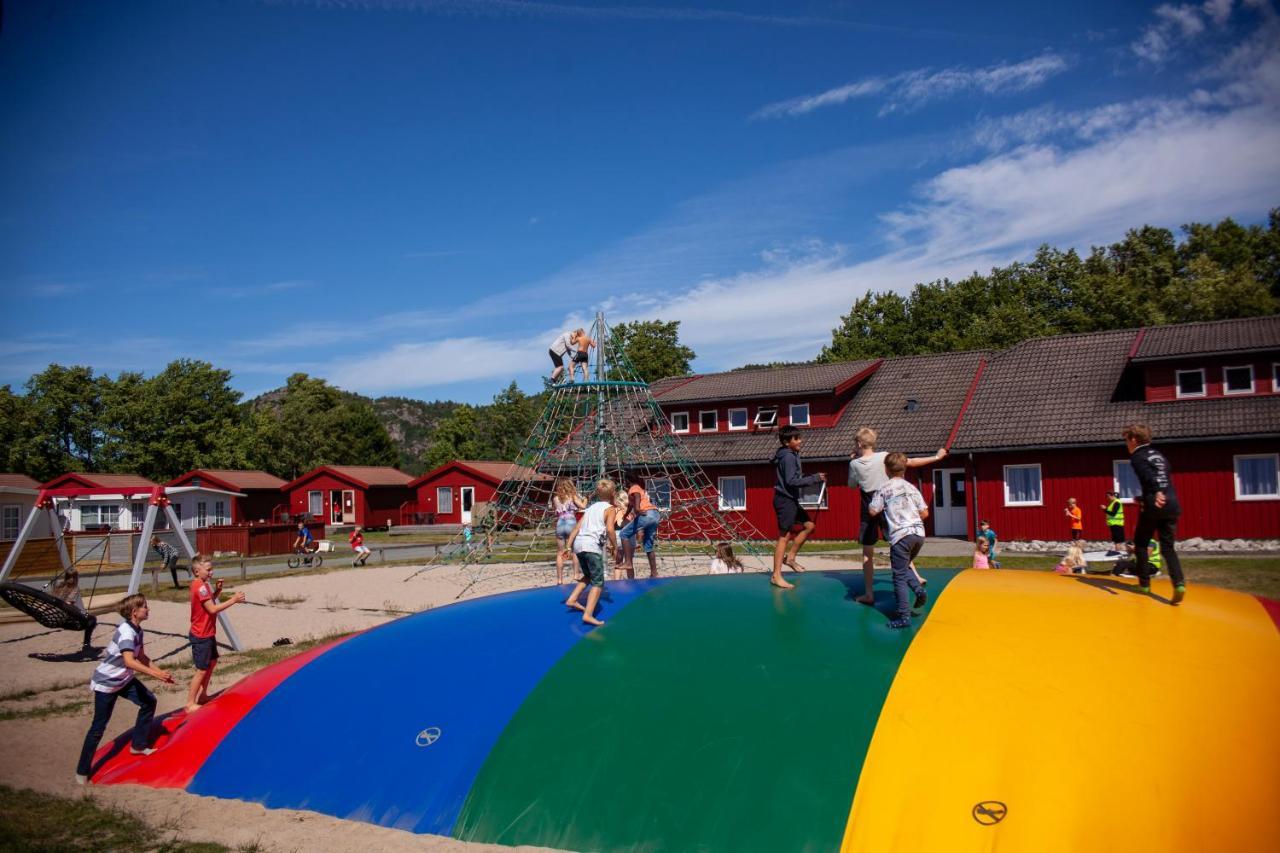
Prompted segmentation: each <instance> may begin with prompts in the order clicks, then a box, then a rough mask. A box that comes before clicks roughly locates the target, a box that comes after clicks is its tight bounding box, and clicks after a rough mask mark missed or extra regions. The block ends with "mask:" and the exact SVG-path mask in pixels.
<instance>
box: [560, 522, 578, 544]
mask: <svg viewBox="0 0 1280 853" xmlns="http://www.w3.org/2000/svg"><path fill="white" fill-rule="evenodd" d="M577 526H578V522H577V520H576V519H572V518H561V519H559V520H557V521H556V538H557V539H568V538H569V537H570V536H572V535H573V528H575V527H577Z"/></svg>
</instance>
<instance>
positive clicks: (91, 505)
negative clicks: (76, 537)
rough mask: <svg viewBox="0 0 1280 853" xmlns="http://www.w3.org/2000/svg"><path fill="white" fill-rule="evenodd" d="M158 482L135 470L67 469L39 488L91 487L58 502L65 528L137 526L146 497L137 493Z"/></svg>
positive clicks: (126, 527)
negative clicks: (92, 471)
mask: <svg viewBox="0 0 1280 853" xmlns="http://www.w3.org/2000/svg"><path fill="white" fill-rule="evenodd" d="M157 485H159V484H158V483H153V482H151V481H150V480H148V479H147V478H146V477H139V476H138V475H137V474H84V473H80V472H71V473H67V474H63V475H61V476H59V477H54V478H53V479H52V480H50V481H49V482H47V483H44V484H43V485H41V486H40V488H41V489H42V490H44V491H49V492H56V491H57V490H58V489H94V490H95V491H94V492H93V493H91V494H88V495H79V496H77V498H76V500H74V501H65V502H59V506H58V512H59V514H60V515H61V516H62V517H63V518H65V519H66V521H67V530H68V531H69V532H71V533H78V532H81V531H85V530H139V529H141V528H142V519H143V516H144V515H145V514H146V509H147V501H146V500H144V499H142V498H141V497H139V495H140V494H141V493H143V492H146V493H148V494H149V493H150V492H151V490H152V489H154V488H155V487H156V486H157Z"/></svg>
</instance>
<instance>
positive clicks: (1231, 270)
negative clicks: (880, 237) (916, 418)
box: [818, 208, 1280, 361]
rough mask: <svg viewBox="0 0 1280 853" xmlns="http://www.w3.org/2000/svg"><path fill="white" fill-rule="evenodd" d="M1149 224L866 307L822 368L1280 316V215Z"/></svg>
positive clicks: (828, 350)
mask: <svg viewBox="0 0 1280 853" xmlns="http://www.w3.org/2000/svg"><path fill="white" fill-rule="evenodd" d="M1182 230H1183V233H1184V239H1183V241H1182V242H1181V243H1178V242H1177V241H1176V240H1175V238H1174V235H1173V232H1171V231H1169V230H1168V229H1165V228H1153V227H1151V226H1143V227H1142V228H1138V229H1134V230H1131V231H1129V232H1128V233H1127V234H1125V236H1124V239H1123V240H1121V241H1119V242H1117V243H1114V244H1112V245H1110V246H1107V247H1095V248H1093V249H1092V251H1091V252H1090V253H1089V256H1088V257H1087V258H1083V259H1082V258H1080V256H1079V255H1078V254H1076V252H1075V251H1066V252H1063V251H1061V250H1059V249H1054V248H1052V247H1049V246H1041V247H1040V249H1039V251H1037V252H1036V255H1035V258H1034V259H1033V260H1031V261H1029V262H1026V263H1013V264H1010V265H1009V266H1007V267H998V268H996V269H993V270H991V272H990V273H988V274H987V275H980V274H978V273H974V274H973V275H971V276H969V277H968V278H965V279H962V280H961V281H957V282H952V281H949V280H942V281H935V282H931V283H928V284H917V285H916V286H915V288H914V289H912V291H911V293H910V294H909V295H908V296H906V297H904V296H901V295H899V294H897V293H893V292H881V293H868V294H866V295H865V296H863V297H861V298H860V299H858V300H857V301H856V302H855V303H854V304H853V306H852V308H851V309H850V311H849V313H848V314H847V315H845V316H844V318H842V321H841V324H840V326H839V327H838V328H836V329H834V330H832V335H831V344H830V345H829V346H827V347H825V348H823V350H822V354H821V355H820V356H819V359H818V360H819V361H851V360H854V359H864V358H880V357H888V356H894V355H913V354H918V353H930V352H955V351H958V350H968V349H1002V348H1006V347H1010V346H1012V345H1014V344H1016V343H1018V342H1019V341H1023V340H1026V339H1028V338H1033V337H1043V336H1046V335H1056V334H1066V333H1071V332H1093V331H1103V330H1106V329H1127V328H1135V327H1137V326H1151V325H1161V324H1165V323H1186V322H1194V321H1201V320H1228V319H1233V318H1237V317H1255V316H1262V315H1266V314H1273V313H1275V312H1276V311H1277V310H1280V208H1277V209H1276V210H1272V211H1271V214H1270V217H1269V221H1268V225H1267V227H1265V228H1264V227H1262V226H1258V225H1252V226H1249V227H1247V228H1246V227H1244V226H1241V225H1239V224H1238V223H1236V222H1234V221H1232V220H1231V219H1224V220H1223V221H1222V222H1220V223H1218V224H1217V225H1202V224H1194V223H1193V224H1191V225H1185V226H1183V228H1182Z"/></svg>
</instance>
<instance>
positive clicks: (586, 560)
mask: <svg viewBox="0 0 1280 853" xmlns="http://www.w3.org/2000/svg"><path fill="white" fill-rule="evenodd" d="M617 492H618V489H617V487H616V486H615V485H614V484H613V481H612V480H600V481H599V482H597V483H596V501H595V503H593V504H591V506H589V507H587V509H586V511H585V512H583V513H582V518H580V519H578V523H577V525H575V526H574V528H573V532H572V533H570V534H569V548H571V549H572V550H573V553H574V554H576V555H577V557H578V565H579V566H581V567H582V577H581V579H579V580H578V583H577V584H576V585H575V586H574V587H573V592H571V593H570V594H569V597H568V598H567V599H565V602H564V603H565V606H566V607H572V608H573V609H574V610H581V611H582V621H583V622H586V623H587V624H588V625H603V624H604V622H602V621H600V620H599V619H597V618H596V615H595V613H596V605H597V604H599V603H600V594H601V593H602V592H604V550H605V544H606V543H608V547H609V550H611V551H617V550H618V530H617V527H616V525H615V524H614V515H615V514H616V513H617V511H618V510H617V508H616V507H614V505H613V499H614V496H615V495H616V494H617ZM587 587H590V588H591V591H590V592H588V593H587V604H586V606H585V607H584V606H583V605H582V604H580V603H579V601H578V598H579V597H580V596H581V595H582V592H583V590H585V589H587Z"/></svg>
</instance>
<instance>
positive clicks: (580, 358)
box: [573, 350, 587, 364]
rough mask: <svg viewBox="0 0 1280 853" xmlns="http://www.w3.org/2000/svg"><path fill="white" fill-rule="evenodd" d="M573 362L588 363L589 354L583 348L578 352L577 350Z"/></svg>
mask: <svg viewBox="0 0 1280 853" xmlns="http://www.w3.org/2000/svg"><path fill="white" fill-rule="evenodd" d="M573 363H574V364H586V363H587V354H586V353H585V352H583V351H582V350H578V351H577V352H575V353H574V354H573Z"/></svg>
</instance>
